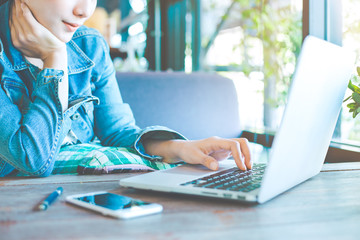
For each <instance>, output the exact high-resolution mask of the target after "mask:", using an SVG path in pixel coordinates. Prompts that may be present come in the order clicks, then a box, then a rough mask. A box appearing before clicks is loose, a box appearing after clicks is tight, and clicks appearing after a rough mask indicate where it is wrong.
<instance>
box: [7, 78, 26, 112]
mask: <svg viewBox="0 0 360 240" xmlns="http://www.w3.org/2000/svg"><path fill="white" fill-rule="evenodd" d="M1 87H2V89H3V90H4V91H5V93H6V95H7V96H8V97H9V99H10V100H11V102H12V103H14V104H15V105H17V106H18V108H19V110H20V111H21V112H22V113H26V112H27V111H28V110H29V105H30V98H29V95H28V92H27V89H26V87H25V84H23V83H21V82H18V81H15V80H11V79H3V80H2V81H1Z"/></svg>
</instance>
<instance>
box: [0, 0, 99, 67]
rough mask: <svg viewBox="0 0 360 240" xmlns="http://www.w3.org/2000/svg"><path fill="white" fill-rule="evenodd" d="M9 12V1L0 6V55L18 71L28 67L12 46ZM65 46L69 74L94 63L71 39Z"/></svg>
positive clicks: (19, 53)
mask: <svg viewBox="0 0 360 240" xmlns="http://www.w3.org/2000/svg"><path fill="white" fill-rule="evenodd" d="M9 12H10V11H9V2H6V3H4V4H3V5H1V6H0V19H5V24H0V39H1V40H0V43H1V42H2V44H3V46H2V49H0V57H2V55H3V54H5V55H6V56H7V59H8V61H7V64H8V66H9V67H10V68H11V69H12V70H14V71H20V70H23V69H26V68H28V66H27V63H26V61H25V58H24V56H23V55H22V54H21V52H20V51H19V50H17V49H16V48H15V47H14V45H13V43H12V41H11V34H10V26H9ZM66 47H67V52H68V72H69V74H75V73H80V72H83V71H85V70H87V69H89V68H91V67H93V66H94V65H95V63H94V62H93V61H92V60H91V59H90V58H89V57H88V56H87V55H86V54H85V53H84V52H83V51H82V50H81V49H80V47H79V46H78V45H77V44H76V43H75V42H74V41H73V40H71V41H70V42H68V43H67V44H66ZM0 48H1V45H0Z"/></svg>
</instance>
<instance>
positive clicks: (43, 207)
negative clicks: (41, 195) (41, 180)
mask: <svg viewBox="0 0 360 240" xmlns="http://www.w3.org/2000/svg"><path fill="white" fill-rule="evenodd" d="M62 192H63V188H62V187H58V188H57V189H56V190H55V191H54V192H52V193H51V194H50V195H49V196H48V197H47V198H46V199H45V200H44V201H42V202H41V203H40V205H39V207H38V208H39V210H46V209H47V208H48V207H49V206H50V205H51V204H52V203H53V202H54V201H55V200H56V199H57V198H58V197H59V196H60V195H61V194H62Z"/></svg>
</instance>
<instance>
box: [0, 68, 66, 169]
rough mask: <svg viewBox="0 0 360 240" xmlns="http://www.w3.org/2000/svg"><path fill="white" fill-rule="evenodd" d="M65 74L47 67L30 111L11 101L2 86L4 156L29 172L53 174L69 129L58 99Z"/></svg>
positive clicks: (0, 118)
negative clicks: (64, 136) (60, 84)
mask: <svg viewBox="0 0 360 240" xmlns="http://www.w3.org/2000/svg"><path fill="white" fill-rule="evenodd" d="M62 76H63V72H62V71H59V70H53V69H45V70H43V71H42V72H41V73H40V74H39V75H38V78H37V81H36V86H35V88H34V91H33V94H32V96H31V98H32V100H33V101H32V102H31V103H30V104H29V107H28V109H26V111H24V110H23V109H21V110H20V109H19V108H18V106H17V105H15V104H14V103H13V102H12V101H11V98H10V97H11V96H8V95H7V94H9V92H7V91H6V87H5V86H4V85H3V84H2V88H1V89H0V102H1V104H0V126H1V129H0V158H1V160H2V161H5V162H6V163H8V164H10V165H11V166H13V167H14V168H16V169H18V170H19V171H21V172H23V173H25V174H29V175H36V176H47V175H49V174H50V173H51V170H52V168H53V165H54V155H55V153H56V151H57V149H58V148H59V146H60V145H61V142H60V140H61V137H62V136H63V135H64V133H65V132H66V130H68V129H69V127H64V126H66V123H65V121H64V115H63V114H62V108H61V104H60V101H59V98H58V82H59V81H60V80H61V78H62ZM10 86H11V85H10ZM3 165H4V164H3ZM0 174H1V173H0Z"/></svg>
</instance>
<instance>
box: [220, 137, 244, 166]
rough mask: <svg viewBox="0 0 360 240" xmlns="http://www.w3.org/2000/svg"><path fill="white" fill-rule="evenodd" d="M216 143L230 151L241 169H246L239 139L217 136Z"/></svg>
mask: <svg viewBox="0 0 360 240" xmlns="http://www.w3.org/2000/svg"><path fill="white" fill-rule="evenodd" d="M214 144H215V145H217V146H218V147H219V148H221V149H224V150H228V151H230V152H231V154H232V156H233V158H234V160H235V163H236V165H237V166H238V168H240V169H241V170H246V165H245V163H244V157H243V155H242V153H241V148H240V143H239V142H238V141H235V140H233V139H221V138H220V139H219V138H216V139H215V143H214Z"/></svg>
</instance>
